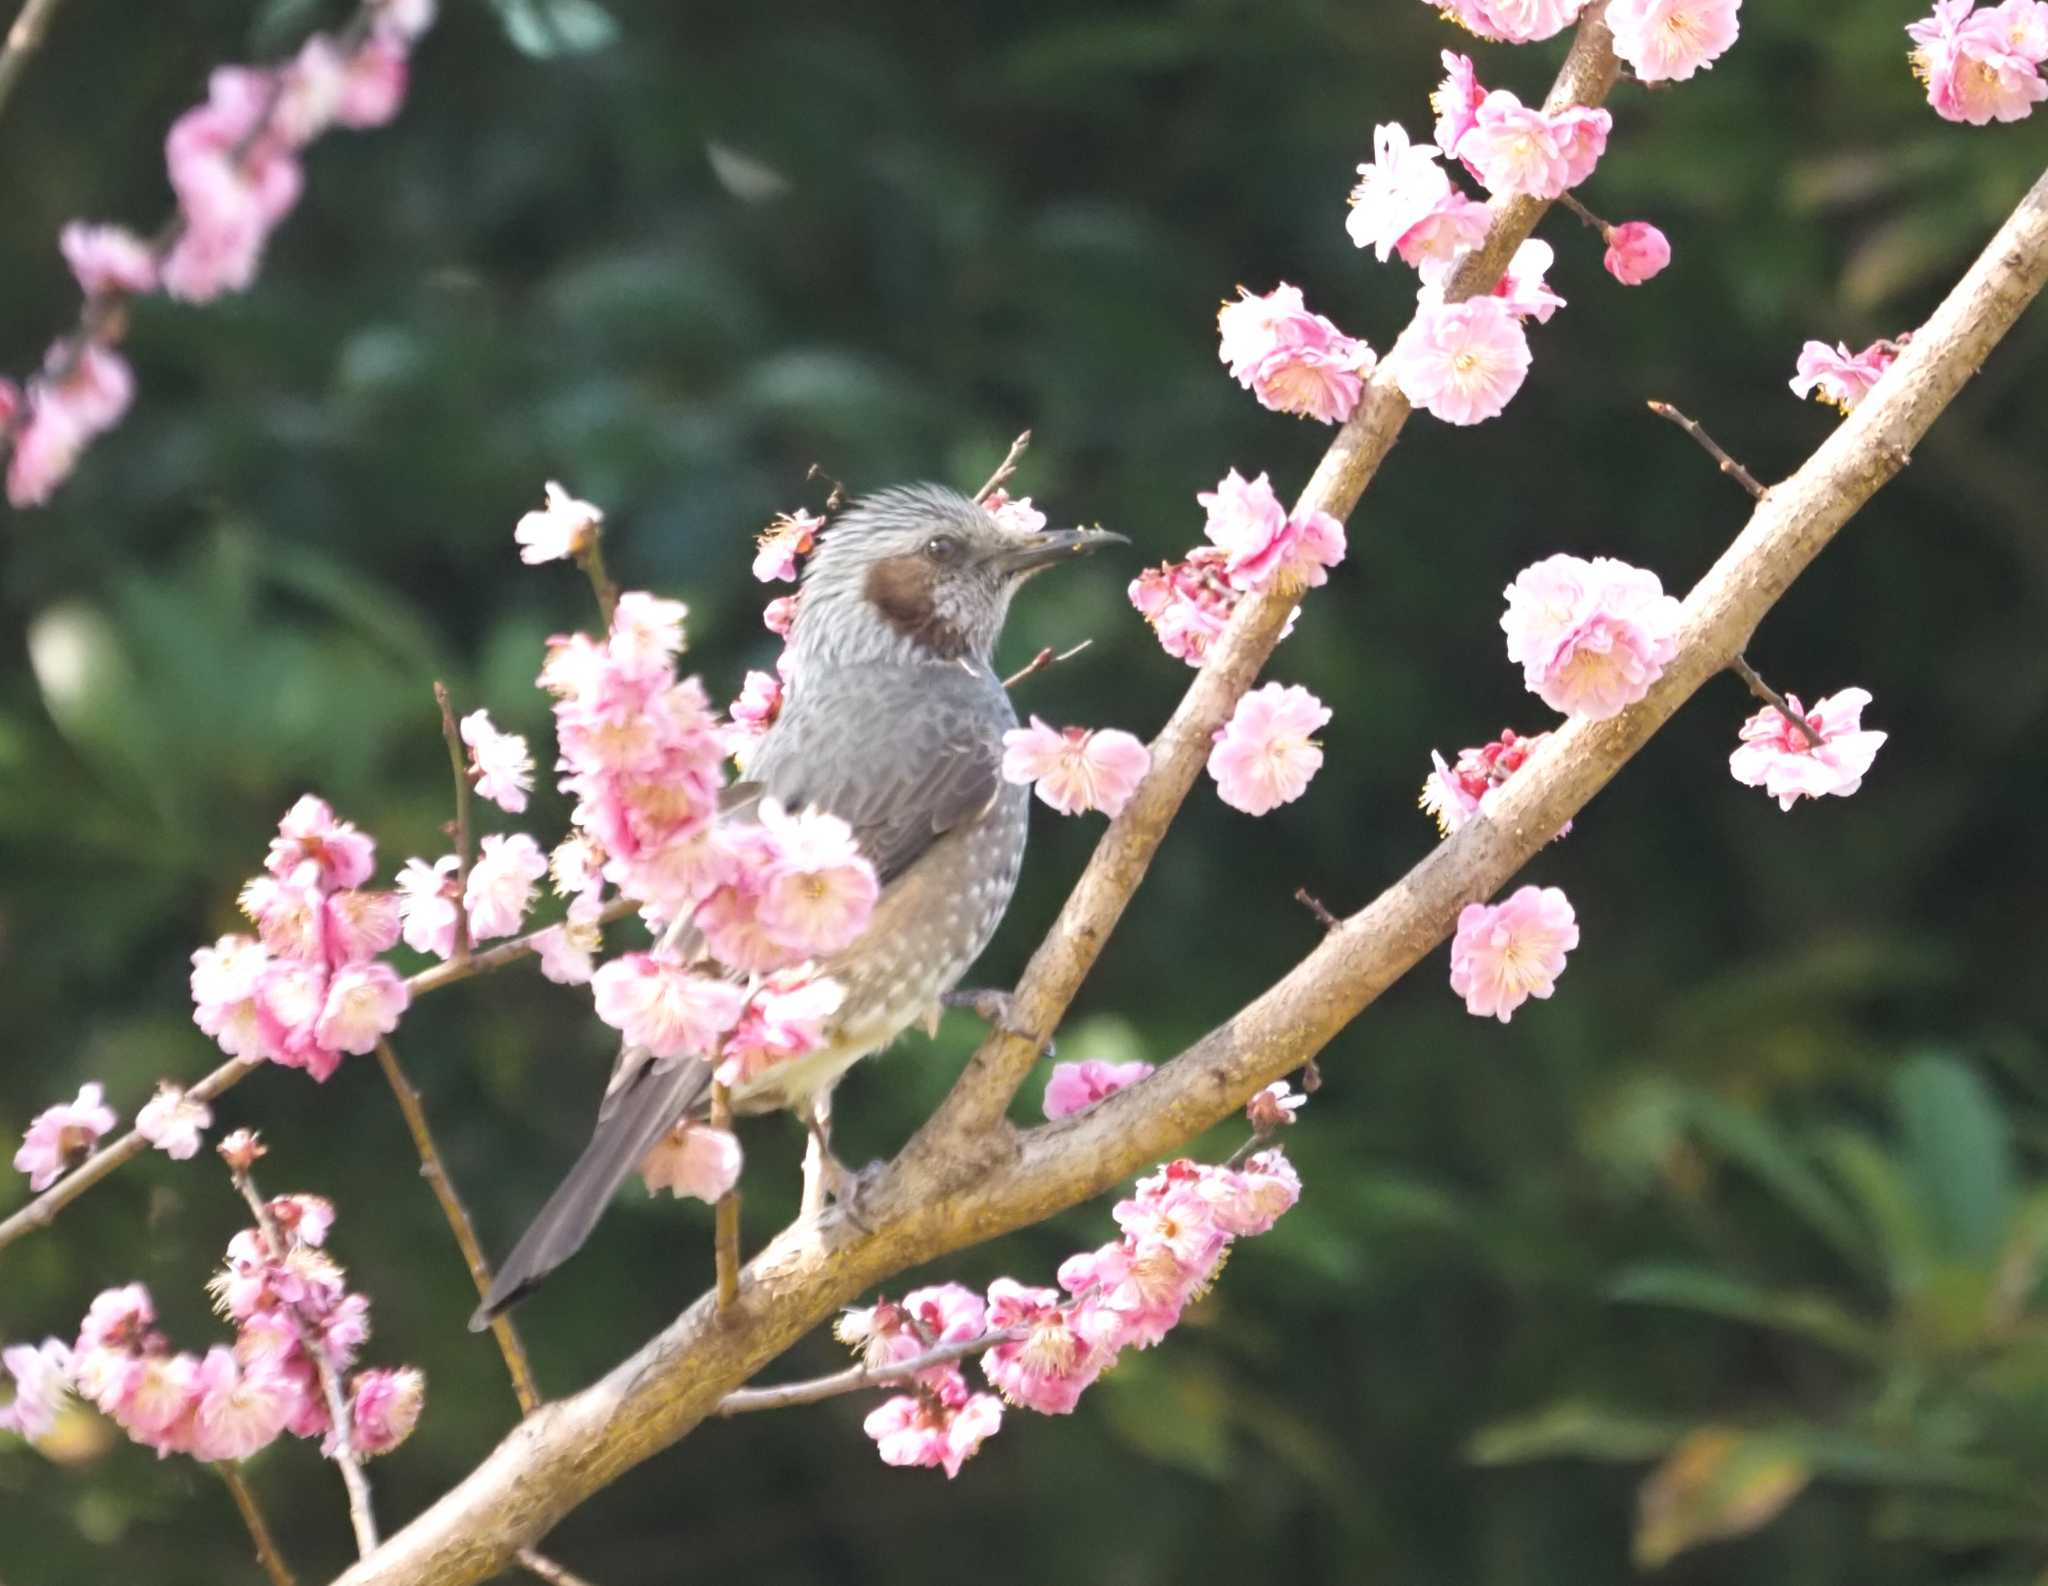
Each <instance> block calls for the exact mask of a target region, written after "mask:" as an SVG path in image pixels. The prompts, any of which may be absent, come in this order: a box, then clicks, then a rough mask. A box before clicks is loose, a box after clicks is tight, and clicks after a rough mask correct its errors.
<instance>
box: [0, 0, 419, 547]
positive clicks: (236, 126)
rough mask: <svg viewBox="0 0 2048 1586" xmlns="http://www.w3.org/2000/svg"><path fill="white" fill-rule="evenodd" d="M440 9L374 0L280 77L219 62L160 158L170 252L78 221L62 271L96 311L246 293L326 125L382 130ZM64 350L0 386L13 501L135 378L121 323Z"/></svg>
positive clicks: (52, 484)
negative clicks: (354, 22)
mask: <svg viewBox="0 0 2048 1586" xmlns="http://www.w3.org/2000/svg"><path fill="white" fill-rule="evenodd" d="M434 5H435V0H366V4H365V5H364V7H363V11H362V14H361V20H360V23H359V25H358V26H357V27H356V28H355V29H352V30H351V31H350V32H349V33H348V34H346V35H343V36H340V37H337V36H334V35H330V34H326V33H316V34H314V35H313V36H312V37H311V38H310V39H308V40H307V41H306V43H305V45H304V46H303V47H302V48H301V49H300V51H299V53H298V55H297V56H295V57H294V58H293V59H292V60H290V61H288V62H287V63H285V64H284V65H283V66H280V67H276V68H259V67H248V66H223V67H220V68H219V69H217V70H216V71H215V72H214V73H213V75H212V77H211V78H210V79H209V81H208V84H207V99H206V103H205V104H203V105H199V106H197V107H196V108H194V109H192V110H188V111H186V112H185V114H184V115H182V116H180V117H179V118H178V119H177V121H176V122H174V123H173V124H172V126H171V130H170V135H169V136H168V137H167V138H166V139H165V143H164V158H165V163H166V165H167V166H168V168H169V172H170V181H171V187H172V189H173V191H175V192H176V194H177V196H178V216H177V220H176V221H175V223H174V224H173V226H172V227H171V229H170V231H169V232H168V234H167V235H168V237H169V241H168V243H167V244H164V245H161V246H160V245H158V244H154V243H149V242H145V241H143V239H141V238H140V237H137V236H136V235H135V234H134V233H132V232H130V231H127V230H124V229H123V228H121V227H119V226H106V225H89V224H86V223H85V222H82V221H80V222H73V223H72V224H71V225H68V226H66V227H65V228H64V232H63V235H62V238H61V246H62V249H63V253H64V257H65V260H66V262H68V263H69V264H70V266H71V270H72V274H73V275H74V276H75V277H76V278H77V280H78V284H79V287H80V289H81V290H82V291H83V292H84V293H85V295H86V297H87V299H88V300H89V301H90V302H91V303H92V304H94V305H95V306H96V307H105V306H108V305H111V304H113V303H115V302H117V301H119V300H120V299H123V298H128V297H135V296H140V295H143V294H147V293H151V292H157V291H161V292H164V293H166V294H167V295H169V296H171V297H174V298H178V299H181V300H183V301H185V302H188V303H203V302H207V301H209V300H210V299H212V298H215V297H218V296H219V295H220V294H221V293H223V292H240V291H245V290H247V289H248V287H249V285H250V283H251V282H252V281H253V280H254V279H255V277H256V271H257V268H258V266H259V265H260V264H261V262H262V258H263V248H264V244H265V243H266V241H267V240H268V239H269V236H270V233H271V232H272V231H273V230H275V229H276V227H277V225H278V224H279V222H281V221H282V220H283V219H284V217H285V216H286V215H287V214H289V213H290V212H291V210H292V207H293V206H294V205H295V204H297V203H298V201H299V194H300V192H301V191H302V190H303V188H304V185H305V182H304V176H303V173H302V171H301V169H300V165H299V156H300V154H301V153H302V151H303V150H304V149H305V147H306V146H307V145H308V144H309V143H311V142H312V141H313V140H314V139H315V138H317V137H319V136H320V135H321V134H322V133H323V132H325V131H327V130H328V129H329V128H331V127H336V126H340V127H350V128H355V129H363V128H369V127H378V126H382V125H384V123H386V122H388V121H389V120H391V118H392V117H393V116H395V115H397V114H398V108H399V105H400V104H401V103H402V102H403V100H404V98H405V85H406V61H407V57H408V55H409V54H410V52H411V49H412V46H413V44H414V42H415V41H416V40H417V39H418V38H419V36H420V35H421V34H422V33H424V32H425V31H426V30H427V28H428V27H430V26H431V25H432V23H433V19H434ZM88 324H89V325H91V326H92V327H93V329H92V330H91V331H90V332H81V333H80V334H79V335H77V336H75V337H71V338H66V339H64V340H62V341H59V342H57V343H56V344H55V345H54V346H53V347H51V349H50V351H49V355H48V357H47V358H46V359H45V361H44V367H43V372H42V373H41V374H40V375H38V376H36V377H35V378H34V379H32V380H30V381H29V383H28V387H27V390H26V392H23V391H21V390H19V389H17V388H16V387H15V386H13V385H12V384H10V383H9V382H7V381H5V380H0V445H4V443H5V442H6V441H7V440H8V439H9V438H10V437H11V439H12V442H13V448H12V450H13V455H12V457H11V458H10V459H9V463H8V470H7V499H8V500H9V501H10V502H11V503H12V504H13V505H14V506H17V507H30V506H40V505H41V504H42V503H43V502H45V501H47V500H48V499H49V497H50V494H51V492H53V491H54V490H55V489H56V488H57V486H58V485H60V484H61V483H63V481H64V480H65V479H66V478H67V477H68V476H69V475H70V473H71V471H72V469H73V468H74V467H75V466H76V465H77V462H78V458H79V455H80V454H81V453H82V452H83V451H84V449H85V448H86V446H88V445H89V444H90V443H91V442H92V440H93V439H94V438H95V437H96V436H98V435H100V434H102V433H104V432H105V431H106V430H109V429H111V428H112V427H113V426H114V425H115V424H117V423H119V422H120V420H121V416H122V415H123V414H124V413H125V412H126V411H127V409H128V405H129V402H130V401H131V399H132V398H133V395H134V385H135V382H134V377H133V375H132V374H131V373H130V371H129V368H128V365H127V363H126V362H125V361H124V360H123V359H122V358H121V356H120V354H119V353H117V352H115V351H114V350H113V346H112V342H113V340H114V339H115V338H117V337H118V335H119V334H120V328H121V316H120V315H119V314H114V313H106V312H100V313H96V314H91V315H89V316H88Z"/></svg>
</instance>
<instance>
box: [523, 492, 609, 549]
mask: <svg viewBox="0 0 2048 1586" xmlns="http://www.w3.org/2000/svg"><path fill="white" fill-rule="evenodd" d="M543 494H544V496H545V498H546V505H545V506H542V507H540V508H539V509H537V510H536V511H533V512H529V513H527V514H526V515H525V516H524V517H522V518H521V519H520V520H519V522H518V523H517V524H516V525H514V527H513V529H512V538H513V541H514V542H515V543H516V544H517V545H518V546H519V559H520V561H522V562H525V563H527V564H529V565H531V566H536V567H537V566H539V565H540V564H541V563H542V562H569V561H575V560H576V559H577V558H579V557H582V556H587V555H588V554H589V553H590V548H591V547H592V546H593V545H595V544H596V543H597V537H598V535H599V534H600V533H602V532H603V529H604V513H603V511H602V510H600V509H599V508H597V507H594V506H592V505H591V504H590V503H589V502H588V501H578V500H577V499H576V498H575V497H574V496H572V495H570V494H569V492H568V491H566V490H564V489H563V488H562V487H561V486H560V485H558V484H556V483H555V482H554V480H552V479H550V480H549V481H548V482H547V484H546V486H545V487H544V491H543Z"/></svg>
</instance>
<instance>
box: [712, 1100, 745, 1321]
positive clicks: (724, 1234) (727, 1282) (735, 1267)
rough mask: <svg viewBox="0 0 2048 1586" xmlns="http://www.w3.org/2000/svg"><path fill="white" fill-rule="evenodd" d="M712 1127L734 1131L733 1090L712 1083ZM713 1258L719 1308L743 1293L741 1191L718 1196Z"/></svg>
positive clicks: (726, 1306)
mask: <svg viewBox="0 0 2048 1586" xmlns="http://www.w3.org/2000/svg"><path fill="white" fill-rule="evenodd" d="M711 1127H712V1128H714V1129H723V1130H724V1131H725V1132H726V1133H727V1134H730V1133H732V1092H731V1091H730V1090H728V1089H726V1087H725V1086H723V1085H719V1084H713V1085H712V1087H711ZM712 1251H713V1261H714V1263H715V1265H716V1267H717V1272H718V1308H719V1309H720V1310H721V1311H723V1310H726V1309H728V1308H730V1307H731V1306H732V1305H733V1303H734V1302H735V1301H737V1300H738V1299H739V1297H740V1192H739V1190H738V1189H737V1188H734V1189H729V1190H727V1191H726V1192H725V1193H724V1194H723V1195H721V1196H719V1197H718V1211H717V1215H716V1220H715V1233H714V1235H713V1240H712Z"/></svg>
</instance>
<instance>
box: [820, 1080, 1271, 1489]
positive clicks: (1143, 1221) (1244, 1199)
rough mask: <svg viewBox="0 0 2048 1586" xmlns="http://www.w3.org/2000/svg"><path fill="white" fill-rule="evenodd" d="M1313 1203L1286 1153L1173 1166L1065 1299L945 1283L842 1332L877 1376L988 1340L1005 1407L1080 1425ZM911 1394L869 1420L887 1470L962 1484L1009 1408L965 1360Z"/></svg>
mask: <svg viewBox="0 0 2048 1586" xmlns="http://www.w3.org/2000/svg"><path fill="white" fill-rule="evenodd" d="M1111 1088H1112V1089H1113V1088H1115V1087H1111ZM1272 1089H1277V1091H1278V1092H1279V1093H1280V1095H1279V1096H1277V1097H1276V1096H1274V1095H1273V1094H1271V1093H1270V1091H1271V1090H1272ZM1286 1089H1287V1087H1286V1086H1285V1085H1284V1084H1283V1085H1280V1086H1278V1087H1271V1088H1269V1092H1263V1093H1261V1097H1259V1098H1254V1102H1253V1111H1254V1114H1255V1116H1257V1117H1258V1118H1259V1120H1260V1122H1259V1124H1258V1127H1259V1130H1260V1133H1261V1134H1262V1135H1263V1134H1266V1133H1269V1132H1271V1131H1272V1130H1273V1129H1275V1128H1277V1127H1279V1126H1280V1125H1283V1124H1286V1123H1291V1122H1292V1121H1293V1111H1294V1108H1295V1107H1297V1106H1299V1104H1300V1100H1301V1098H1298V1097H1288V1096H1286V1094H1285V1093H1286ZM1261 1101H1263V1102H1264V1103H1265V1106H1264V1108H1263V1110H1260V1102H1261ZM1300 1198H1301V1180H1300V1179H1299V1178H1298V1177H1297V1176H1296V1175H1295V1172H1294V1167H1293V1164H1292V1163H1290V1162H1289V1161H1288V1160H1287V1157H1286V1154H1285V1153H1284V1152H1282V1151H1281V1150H1279V1149H1278V1148H1277V1147H1271V1148H1268V1149H1266V1150H1263V1151H1259V1152H1257V1153H1255V1154H1253V1155H1252V1156H1250V1157H1248V1158H1247V1159H1246V1160H1245V1161H1244V1162H1243V1164H1242V1165H1240V1166H1236V1167H1226V1166H1211V1165H1207V1164H1204V1163H1200V1162H1192V1161H1187V1160H1185V1159H1183V1160H1180V1161H1176V1162H1170V1163H1168V1164H1167V1165H1166V1166H1165V1167H1163V1168H1161V1169H1160V1170H1159V1171H1158V1172H1156V1173H1153V1174H1151V1175H1150V1176H1149V1177H1146V1178H1143V1179H1140V1180H1139V1181H1138V1184H1137V1190H1136V1193H1135V1194H1134V1195H1132V1196H1131V1197H1130V1198H1129V1199H1127V1200H1122V1201H1119V1202H1118V1203H1117V1205H1116V1209H1115V1216H1116V1221H1117V1226H1118V1227H1119V1229H1120V1230H1121V1237H1119V1238H1118V1239H1116V1240H1114V1241H1112V1242H1111V1243H1109V1244H1106V1245H1104V1246H1102V1247H1101V1248H1100V1249H1099V1250H1091V1251H1085V1252H1083V1253H1081V1254H1078V1255H1074V1256H1070V1257H1069V1258H1068V1259H1067V1260H1066V1261H1064V1262H1063V1263H1061V1265H1060V1268H1059V1273H1058V1281H1059V1287H1058V1288H1056V1289H1055V1288H1040V1287H1033V1286H1030V1285H1027V1284H1023V1283H1019V1282H1016V1281H1015V1280H1014V1279H1011V1278H998V1279H997V1280H996V1281H995V1282H994V1283H992V1284H990V1285H989V1288H988V1292H987V1294H986V1296H985V1297H984V1296H983V1295H980V1294H976V1293H975V1292H974V1291H973V1290H971V1289H968V1288H965V1287H963V1286H962V1285H960V1284H957V1283H947V1284H940V1285H937V1286H935V1287H932V1288H925V1289H917V1290H914V1291H912V1292H911V1293H909V1294H906V1295H905V1296H904V1297H903V1299H902V1300H900V1301H890V1300H886V1299H884V1300H879V1301H877V1302H876V1303H875V1304H874V1305H871V1306H868V1307H866V1308H865V1309H861V1310H854V1311H848V1312H847V1313H845V1315H843V1316H842V1317H841V1318H840V1319H839V1322H838V1323H837V1324H836V1326H835V1327H834V1329H833V1330H834V1331H835V1332H836V1333H837V1334H838V1335H839V1337H840V1338H841V1339H842V1340H844V1341H845V1342H846V1343H848V1344H850V1345H852V1346H853V1347H854V1348H856V1349H857V1350H858V1351H859V1352H860V1355H861V1358H862V1360H863V1361H864V1362H865V1363H866V1365H867V1366H868V1367H869V1368H870V1369H880V1368H884V1367H889V1366H900V1365H903V1364H905V1363H906V1362H908V1361H911V1360H915V1359H917V1358H918V1357H920V1356H922V1355H924V1354H925V1353H927V1352H928V1351H931V1350H935V1349H939V1348H943V1347H945V1346H947V1345H956V1344H972V1343H975V1342H977V1341H980V1340H983V1339H987V1340H989V1345H990V1347H989V1348H988V1349H987V1350H986V1351H985V1352H984V1353H983V1354H982V1356H981V1370H982V1375H983V1376H984V1377H986V1378H987V1379H988V1382H989V1384H990V1385H991V1386H992V1387H994V1388H995V1389H996V1391H997V1392H998V1393H1000V1394H1001V1395H1002V1397H1003V1399H1004V1400H1007V1401H1008V1402H1009V1403H1010V1404H1011V1405H1014V1406H1016V1407H1017V1408H1020V1409H1026V1410H1035V1411H1037V1412H1038V1413H1039V1414H1041V1415H1067V1414H1070V1413H1071V1412H1072V1411H1073V1409H1074V1406H1075V1405H1076V1404H1077V1403H1079V1402H1080V1398H1081V1395H1082V1394H1083V1393H1084V1392H1086V1391H1087V1389H1088V1388H1089V1387H1090V1386H1091V1385H1092V1384H1093V1383H1094V1382H1095V1381H1096V1380H1097V1379H1098V1378H1099V1377H1101V1375H1102V1374H1103V1373H1104V1372H1105V1371H1107V1370H1108V1369H1109V1368H1110V1367H1111V1366H1112V1365H1114V1364H1115V1363H1116V1359H1117V1357H1118V1356H1119V1355H1120V1354H1121V1353H1122V1352H1123V1351H1124V1350H1126V1349H1149V1348H1151V1347H1152V1346H1153V1345H1154V1344H1156V1343H1158V1342H1159V1341H1160V1340H1161V1339H1163V1338H1164V1337H1165V1336H1166V1335H1167V1334H1168V1333H1169V1332H1170V1331H1172V1329H1173V1328H1174V1326H1175V1325H1176V1324H1177V1323H1178V1322H1179V1321H1180V1319H1181V1316H1182V1313H1183V1312H1184V1311H1185V1310H1186V1309H1187V1307H1188V1305H1189V1304H1190V1303H1192V1302H1193V1301H1194V1300H1196V1299H1198V1298H1199V1297H1200V1296H1201V1295H1202V1294H1203V1293H1204V1292H1206V1291H1207V1289H1208V1287H1209V1285H1210V1283H1211V1281H1212V1280H1213V1279H1214V1278H1215V1275H1216V1273H1217V1271H1218V1269H1219V1268H1220V1267H1221V1266H1222V1265H1223V1260H1224V1257H1225V1255H1226V1254H1227V1253H1228V1251H1229V1248H1230V1245H1231V1243H1232V1242H1233V1241H1234V1240H1237V1239H1242V1238H1250V1237H1253V1236H1255V1235H1258V1234H1262V1233H1265V1232H1266V1231H1267V1230H1268V1229H1270V1228H1271V1227H1272V1226H1273V1224H1274V1223H1275V1222H1276V1221H1278V1220H1279V1218H1280V1217H1281V1216H1282V1215H1283V1214H1285V1213H1286V1212H1287V1211H1288V1210H1289V1209H1290V1208H1291V1207H1292V1206H1293V1205H1294V1203H1295V1202H1296V1201H1297V1200H1299V1199H1300ZM908 1386H909V1387H910V1388H911V1389H912V1391H910V1392H908V1393H903V1394H899V1395H897V1396H895V1397H893V1398H891V1399H889V1400H888V1401H886V1402H885V1403H883V1404H882V1405H881V1406H880V1407H878V1408H877V1409H875V1410H874V1411H873V1412H872V1413H870V1414H869V1416H868V1417H867V1420H866V1421H865V1422H864V1423H863V1424H864V1429H865V1430H866V1432H867V1434H868V1436H869V1437H871V1438H873V1439H874V1440H875V1444H876V1451H877V1452H878V1453H879V1454H880V1455H881V1458H882V1460H883V1462H884V1463H885V1464H890V1465H926V1466H934V1467H937V1468H939V1469H942V1470H944V1471H945V1472H946V1474H947V1476H948V1477H951V1476H955V1475H958V1474H959V1471H960V1467H961V1465H962V1464H963V1463H965V1462H966V1460H968V1459H969V1458H971V1457H972V1456H973V1455H974V1453H975V1452H976V1451H977V1450H978V1449H979V1448H980V1447H981V1445H982V1443H983V1442H984V1441H985V1440H986V1439H987V1438H988V1437H990V1436H991V1435H992V1434H993V1433H994V1432H995V1431H996V1430H997V1429H998V1428H999V1427H1000V1426H1001V1424H1002V1418H1003V1406H1002V1404H1001V1403H1000V1402H998V1400H997V1399H996V1398H995V1397H994V1396H993V1395H990V1394H986V1393H976V1392H974V1391H973V1389H972V1388H971V1387H970V1386H969V1384H968V1381H967V1378H966V1374H965V1373H964V1372H963V1371H962V1370H961V1368H960V1367H959V1366H958V1365H957V1364H954V1363H952V1362H946V1363H944V1364H940V1365H935V1366H929V1367H927V1368H925V1369H924V1370H922V1371H920V1372H918V1373H917V1374H916V1375H915V1376H914V1377H912V1378H910V1379H909V1382H908Z"/></svg>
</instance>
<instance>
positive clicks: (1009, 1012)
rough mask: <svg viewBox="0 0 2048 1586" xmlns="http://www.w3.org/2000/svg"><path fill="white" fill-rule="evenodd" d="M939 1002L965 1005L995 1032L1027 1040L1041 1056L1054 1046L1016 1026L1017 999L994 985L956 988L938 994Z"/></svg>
mask: <svg viewBox="0 0 2048 1586" xmlns="http://www.w3.org/2000/svg"><path fill="white" fill-rule="evenodd" d="M939 1001H940V1003H941V1004H942V1005H943V1006H945V1007H948V1008H965V1009H966V1010H967V1011H968V1012H969V1013H972V1014H973V1015H974V1016H975V1017H976V1018H977V1019H979V1020H981V1022H982V1023H983V1024H985V1025H987V1026H988V1027H989V1028H990V1029H991V1030H993V1031H995V1032H996V1033H997V1034H998V1035H1007V1036H1009V1037H1010V1038H1011V1039H1012V1040H1017V1041H1025V1042H1028V1043H1029V1044H1030V1045H1032V1046H1033V1047H1035V1048H1037V1049H1038V1051H1039V1052H1040V1053H1041V1054H1042V1055H1043V1056H1046V1057H1051V1056H1052V1055H1053V1051H1054V1048H1053V1043H1052V1038H1051V1037H1050V1036H1047V1037H1044V1038H1040V1037H1039V1036H1037V1035H1034V1034H1033V1033H1032V1032H1031V1031H1029V1030H1026V1029H1022V1028H1020V1027H1019V1026H1018V1023H1017V1021H1016V1019H1015V1017H1014V1014H1015V1012H1016V1007H1017V999H1016V997H1014V996H1013V995H1011V993H1009V992H1007V991H1000V990H998V989H996V988H995V987H994V986H984V987H980V988H970V989H966V990H962V989H959V988H957V987H956V988H955V989H954V990H952V991H949V992H947V993H946V994H945V995H944V996H942V997H940V998H939Z"/></svg>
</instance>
